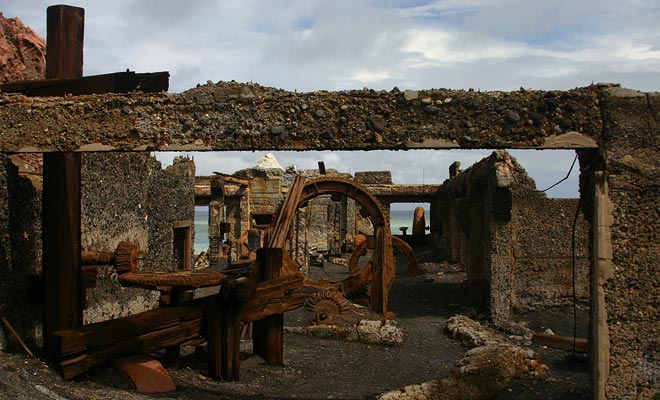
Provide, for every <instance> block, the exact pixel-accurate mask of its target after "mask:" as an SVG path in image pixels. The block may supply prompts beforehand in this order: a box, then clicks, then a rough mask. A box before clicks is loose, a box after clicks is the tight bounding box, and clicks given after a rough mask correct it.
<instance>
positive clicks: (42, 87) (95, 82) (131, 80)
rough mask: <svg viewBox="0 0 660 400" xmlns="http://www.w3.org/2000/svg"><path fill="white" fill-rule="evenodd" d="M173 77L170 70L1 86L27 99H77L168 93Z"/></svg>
mask: <svg viewBox="0 0 660 400" xmlns="http://www.w3.org/2000/svg"><path fill="white" fill-rule="evenodd" d="M169 77H170V74H169V72H167V71H163V72H149V73H135V72H134V71H126V72H115V73H110V74H102V75H91V76H85V77H80V78H68V79H42V80H35V81H18V82H10V83H4V84H2V85H0V91H2V92H5V93H20V94H23V95H25V96H42V97H47V96H65V95H67V94H71V95H74V96H80V95H87V94H104V93H129V92H132V91H141V92H145V93H152V92H162V91H165V92H166V91H167V89H168V88H169Z"/></svg>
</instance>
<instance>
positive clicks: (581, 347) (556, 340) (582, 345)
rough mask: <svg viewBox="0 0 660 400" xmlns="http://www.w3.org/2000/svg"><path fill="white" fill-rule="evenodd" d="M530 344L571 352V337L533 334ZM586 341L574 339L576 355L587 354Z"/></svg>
mask: <svg viewBox="0 0 660 400" xmlns="http://www.w3.org/2000/svg"><path fill="white" fill-rule="evenodd" d="M532 343H534V344H536V345H539V346H547V347H554V348H556V349H563V350H569V351H573V337H572V336H561V335H550V334H547V333H535V334H534V336H533V337H532ZM587 347H588V346H587V339H580V338H576V339H575V351H577V352H578V353H586V352H587Z"/></svg>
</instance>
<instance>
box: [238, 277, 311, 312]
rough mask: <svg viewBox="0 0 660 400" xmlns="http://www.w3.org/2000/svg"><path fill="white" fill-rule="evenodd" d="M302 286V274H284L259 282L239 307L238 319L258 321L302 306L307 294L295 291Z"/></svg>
mask: <svg viewBox="0 0 660 400" xmlns="http://www.w3.org/2000/svg"><path fill="white" fill-rule="evenodd" d="M302 286H303V276H302V275H286V276H283V277H280V278H275V279H271V280H268V281H264V282H261V283H259V284H258V285H257V288H256V289H255V291H254V293H253V294H252V296H251V297H250V300H249V301H248V302H247V304H245V305H244V306H243V307H242V308H241V313H240V320H241V321H243V322H252V321H258V320H260V319H263V318H265V317H268V316H271V315H275V314H281V313H284V312H287V311H291V310H294V309H296V308H298V307H302V306H303V304H304V303H305V299H306V298H307V295H306V294H305V293H302V292H299V291H297V289H300V288H301V287H302Z"/></svg>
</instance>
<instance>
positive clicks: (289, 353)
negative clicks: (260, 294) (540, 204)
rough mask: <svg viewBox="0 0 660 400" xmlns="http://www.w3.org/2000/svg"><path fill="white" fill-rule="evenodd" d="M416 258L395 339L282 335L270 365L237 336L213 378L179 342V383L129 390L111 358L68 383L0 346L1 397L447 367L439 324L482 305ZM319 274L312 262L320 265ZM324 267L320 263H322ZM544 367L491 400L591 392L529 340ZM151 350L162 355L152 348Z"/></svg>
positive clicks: (304, 392)
mask: <svg viewBox="0 0 660 400" xmlns="http://www.w3.org/2000/svg"><path fill="white" fill-rule="evenodd" d="M418 256H419V258H420V261H421V262H431V263H437V264H427V265H432V266H434V267H433V268H432V269H433V271H432V273H431V274H427V275H424V276H421V277H415V278H411V277H408V276H406V275H405V262H403V260H402V262H400V263H398V268H399V269H400V271H399V272H398V274H397V278H396V280H395V282H394V285H393V287H392V289H391V291H390V308H391V309H392V310H393V311H394V312H395V313H396V315H397V318H396V320H397V322H398V324H399V326H400V327H401V328H402V329H403V330H404V334H405V341H404V344H403V346H401V347H386V346H378V345H367V344H363V343H355V342H346V341H339V340H330V339H319V338H314V337H309V336H303V335H296V334H285V338H284V347H285V348H284V351H285V355H284V357H285V365H284V366H283V367H271V366H267V365H265V363H264V362H263V360H262V359H261V358H259V357H254V356H251V354H250V350H251V348H250V346H251V344H250V342H249V341H244V343H243V344H242V350H243V351H242V358H244V359H243V361H242V362H241V370H240V374H241V376H240V378H241V379H240V382H218V381H214V380H212V379H209V378H208V377H207V376H206V361H205V358H204V356H203V355H200V354H195V353H194V349H193V348H192V347H184V348H183V349H182V351H183V357H182V359H181V362H180V365H179V367H178V368H172V369H170V373H171V374H172V377H173V379H174V381H175V384H176V386H177V390H176V391H175V392H171V393H166V394H160V395H143V394H138V393H135V392H134V391H133V390H132V389H131V387H130V385H129V384H128V383H127V382H126V381H125V380H124V379H123V378H122V376H121V375H120V374H119V373H118V372H117V371H116V370H115V369H114V368H113V367H111V366H100V367H97V368H95V369H93V370H92V371H90V372H88V373H87V374H84V375H83V376H81V377H78V378H76V379H74V380H73V381H68V382H65V381H63V380H62V379H61V378H60V377H59V376H58V375H57V374H56V373H54V372H53V371H52V370H51V369H49V368H48V367H47V366H46V365H45V364H44V363H43V362H42V361H40V360H38V359H33V358H29V357H26V356H24V355H22V354H20V353H18V351H19V350H18V349H17V348H16V347H15V346H13V347H12V349H14V348H16V353H2V354H0V399H19V400H41V399H44V400H45V399H55V400H78V399H80V400H82V399H117V400H119V399H121V400H133V399H135V400H137V399H152V398H162V399H194V400H205V399H209V400H210V399H236V398H246V399H264V398H278V399H279V398H299V399H362V398H374V397H375V396H376V395H377V394H379V393H382V392H385V391H388V390H391V389H394V388H398V387H401V386H405V385H409V384H413V383H421V382H424V381H429V380H432V379H436V378H439V377H441V376H446V375H449V374H450V371H451V368H452V366H453V364H454V362H455V361H456V360H458V359H459V358H461V357H462V356H463V354H464V353H465V351H466V350H467V349H466V348H465V347H464V346H462V345H461V344H460V343H458V342H457V341H454V340H452V339H450V338H448V337H447V336H446V335H445V334H444V332H443V328H444V323H445V321H446V320H447V318H449V317H450V316H451V315H453V314H455V313H457V312H467V313H469V314H473V316H476V317H479V316H480V315H479V304H474V302H473V300H472V299H473V298H474V296H473V293H472V292H471V290H470V288H469V287H467V286H466V285H465V284H464V278H465V275H464V273H462V272H460V271H457V268H456V267H455V266H449V265H446V264H444V265H443V264H439V263H438V262H439V261H440V260H438V259H437V258H436V257H435V255H434V254H433V253H432V252H431V251H428V250H426V251H424V250H422V251H420V252H419V253H418ZM342 268H343V267H338V266H326V268H325V272H324V273H328V274H333V275H334V274H341V273H344V272H343V270H342ZM317 273H319V271H317ZM321 273H323V272H321ZM569 311H570V310H551V311H549V312H546V313H533V314H528V315H522V316H517V318H518V320H524V321H526V322H527V323H528V326H530V327H534V329H539V330H542V329H545V328H551V329H553V330H554V331H555V332H556V333H559V334H570V333H572V315H571V314H570V312H569ZM310 318H311V315H310V314H309V313H308V312H306V311H304V310H302V309H301V310H297V311H295V312H292V313H289V314H288V315H287V316H286V319H285V321H286V323H287V324H289V325H299V324H304V323H306V321H307V320H309V319H310ZM579 320H580V327H579V335H580V336H582V337H586V336H584V335H586V334H585V333H584V330H585V329H586V311H585V310H580V318H579ZM530 347H531V348H533V349H534V350H535V351H537V352H538V353H539V354H540V355H541V357H542V359H543V360H544V362H545V363H546V364H547V365H548V366H549V367H550V369H551V372H552V374H551V375H550V376H549V377H546V378H538V379H521V380H516V381H514V382H513V384H512V386H511V388H510V389H509V390H508V391H507V392H505V393H502V394H500V395H499V396H498V397H497V399H521V400H522V399H571V400H577V399H588V398H590V396H589V392H588V381H589V378H588V370H587V364H586V361H585V360H584V359H580V360H578V361H575V360H572V359H570V356H571V354H570V352H566V351H561V350H553V349H544V348H540V347H538V346H533V345H530ZM155 356H156V357H157V358H158V357H162V354H156V355H155Z"/></svg>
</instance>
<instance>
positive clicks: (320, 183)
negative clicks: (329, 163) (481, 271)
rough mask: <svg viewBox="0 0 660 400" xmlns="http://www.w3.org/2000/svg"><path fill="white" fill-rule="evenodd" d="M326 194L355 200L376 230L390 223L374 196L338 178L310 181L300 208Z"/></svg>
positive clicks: (301, 199)
mask: <svg viewBox="0 0 660 400" xmlns="http://www.w3.org/2000/svg"><path fill="white" fill-rule="evenodd" d="M324 194H329V195H337V194H339V195H345V196H347V197H350V198H351V199H353V200H355V201H356V202H357V203H358V204H360V206H362V208H361V209H360V214H361V215H362V216H364V217H365V218H369V220H370V221H371V224H372V225H373V226H374V229H376V228H377V227H379V226H386V225H387V224H388V223H389V221H388V219H387V217H386V215H387V214H386V213H385V210H384V208H383V206H382V205H381V204H380V202H379V201H378V199H376V197H375V196H374V195H372V194H371V193H369V190H368V189H367V188H365V187H364V186H362V185H361V184H359V183H357V182H354V181H352V180H350V179H344V178H338V177H323V178H318V179H313V180H310V181H308V182H307V183H306V184H305V187H304V188H303V190H302V193H301V195H300V200H299V201H298V208H300V207H301V206H303V205H304V204H305V203H307V202H308V201H309V200H311V199H313V198H314V197H318V196H322V195H324Z"/></svg>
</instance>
